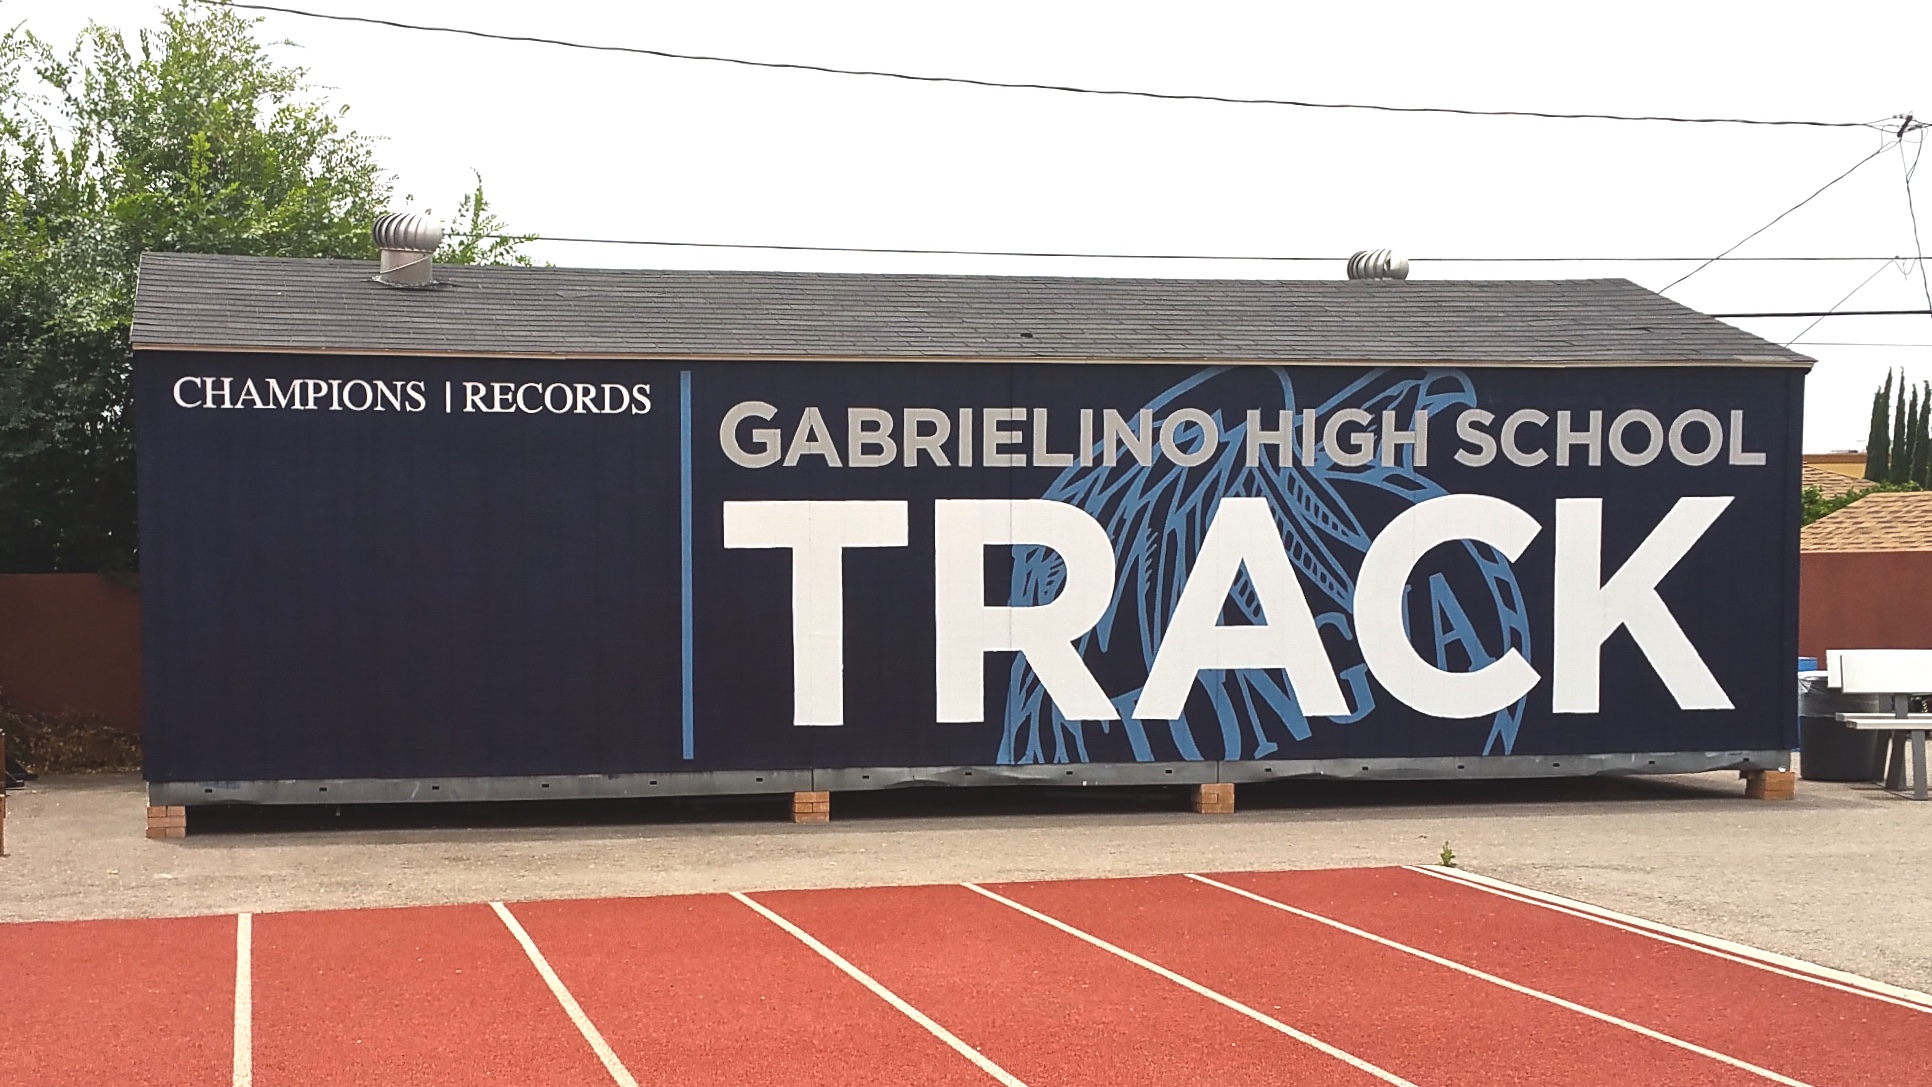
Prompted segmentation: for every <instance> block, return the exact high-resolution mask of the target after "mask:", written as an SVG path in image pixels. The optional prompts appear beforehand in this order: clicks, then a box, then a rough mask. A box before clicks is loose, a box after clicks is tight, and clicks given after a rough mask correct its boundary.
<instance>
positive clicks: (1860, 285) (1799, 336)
mask: <svg viewBox="0 0 1932 1087" xmlns="http://www.w3.org/2000/svg"><path fill="white" fill-rule="evenodd" d="M1892 264H1893V262H1892V261H1889V260H1888V261H1886V262H1885V263H1883V264H1881V265H1879V266H1878V267H1876V268H1874V269H1872V274H1871V275H1868V276H1866V277H1865V278H1864V279H1861V280H1859V281H1858V286H1856V287H1853V288H1852V289H1851V290H1849V291H1846V292H1845V297H1843V298H1840V299H1839V300H1838V301H1837V302H1835V303H1833V304H1832V307H1831V310H1832V312H1833V313H1836V312H1837V311H1838V308H1839V307H1840V306H1843V305H1844V304H1845V303H1847V302H1849V301H1851V300H1852V295H1855V294H1857V293H1858V292H1859V291H1862V290H1864V289H1865V285H1866V284H1868V283H1870V282H1871V281H1872V280H1874V279H1877V278H1878V273H1880V272H1882V271H1884V270H1885V269H1887V268H1890V267H1891V266H1892ZM1900 270H1901V271H1905V269H1903V268H1901V269H1900ZM1906 274H1907V275H1910V274H1911V273H1910V272H1909V271H1906ZM1927 308H1928V309H1932V305H1928V306H1927ZM1822 320H1824V318H1823V317H1818V318H1816V319H1814V320H1813V321H1812V322H1811V323H1810V324H1808V325H1806V326H1805V327H1804V329H1803V330H1802V331H1800V332H1799V333H1798V334H1797V335H1796V336H1793V337H1791V338H1790V339H1788V340H1786V341H1784V345H1785V346H1786V347H1790V346H1791V345H1792V344H1794V343H1797V342H1798V341H1799V340H1802V339H1804V338H1805V333H1807V332H1810V331H1811V330H1812V329H1814V328H1817V327H1818V322H1819V321H1822Z"/></svg>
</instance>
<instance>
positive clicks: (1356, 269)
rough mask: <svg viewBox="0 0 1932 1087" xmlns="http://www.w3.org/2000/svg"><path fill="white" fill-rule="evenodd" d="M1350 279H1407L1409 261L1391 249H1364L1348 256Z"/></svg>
mask: <svg viewBox="0 0 1932 1087" xmlns="http://www.w3.org/2000/svg"><path fill="white" fill-rule="evenodd" d="M1348 278H1350V279H1407V278H1409V262H1408V260H1407V259H1406V258H1403V257H1398V256H1396V255H1395V250H1393V249H1364V250H1362V251H1361V252H1359V253H1357V254H1355V255H1354V256H1352V257H1350V258H1348Z"/></svg>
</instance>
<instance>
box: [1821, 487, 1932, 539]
mask: <svg viewBox="0 0 1932 1087" xmlns="http://www.w3.org/2000/svg"><path fill="white" fill-rule="evenodd" d="M1798 549H1799V550H1801V551H1932V491H1883V492H1880V493H1878V494H1868V495H1866V496H1865V497H1863V498H1861V499H1859V500H1858V501H1856V502H1853V503H1852V504H1851V505H1849V506H1846V507H1845V508H1844V509H1842V510H1839V511H1838V512H1837V513H1834V514H1832V515H1831V516H1829V517H1824V518H1821V519H1819V520H1816V521H1813V522H1812V523H1810V524H1808V525H1806V526H1805V527H1804V532H1803V533H1802V534H1801V535H1800V543H1799V545H1798Z"/></svg>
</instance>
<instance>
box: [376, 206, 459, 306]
mask: <svg viewBox="0 0 1932 1087" xmlns="http://www.w3.org/2000/svg"><path fill="white" fill-rule="evenodd" d="M369 233H370V235H371V236H373V237H374V238H375V239H376V248H377V249H378V250H381V253H382V263H381V266H380V267H379V268H378V269H377V271H376V282H378V283H387V284H389V285H390V286H392V287H427V286H430V285H432V284H434V283H435V282H436V280H435V278H434V276H433V275H432V274H431V272H432V265H431V263H430V255H431V254H433V253H435V252H436V247H437V246H439V245H441V244H443V228H442V227H440V226H438V225H436V223H435V222H434V221H433V220H431V219H430V218H429V217H428V216H427V215H419V214H417V213H416V212H413V211H410V212H391V213H389V214H388V215H384V216H382V217H380V218H378V219H377V220H376V225H375V226H374V227H372V228H371V229H370V231H369Z"/></svg>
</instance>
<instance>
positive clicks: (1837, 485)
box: [1798, 464, 1878, 498]
mask: <svg viewBox="0 0 1932 1087" xmlns="http://www.w3.org/2000/svg"><path fill="white" fill-rule="evenodd" d="M1876 486H1878V484H1876V483H1874V482H1872V481H1871V480H1869V479H1860V478H1858V477H1856V476H1848V475H1846V474H1844V473H1843V472H1834V471H1832V470H1830V469H1828V468H1818V467H1815V466H1813V465H1809V464H1807V465H1805V466H1804V471H1803V473H1802V474H1801V476H1800V479H1799V483H1798V487H1799V488H1800V489H1801V490H1810V489H1811V488H1813V487H1816V488H1818V494H1819V495H1820V496H1821V497H1824V498H1838V497H1841V496H1843V495H1847V494H1850V493H1851V492H1853V491H1864V490H1870V489H1871V488H1873V487H1876Z"/></svg>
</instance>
